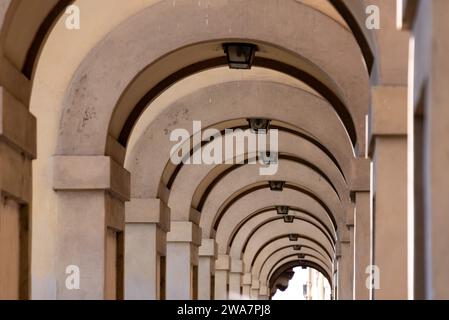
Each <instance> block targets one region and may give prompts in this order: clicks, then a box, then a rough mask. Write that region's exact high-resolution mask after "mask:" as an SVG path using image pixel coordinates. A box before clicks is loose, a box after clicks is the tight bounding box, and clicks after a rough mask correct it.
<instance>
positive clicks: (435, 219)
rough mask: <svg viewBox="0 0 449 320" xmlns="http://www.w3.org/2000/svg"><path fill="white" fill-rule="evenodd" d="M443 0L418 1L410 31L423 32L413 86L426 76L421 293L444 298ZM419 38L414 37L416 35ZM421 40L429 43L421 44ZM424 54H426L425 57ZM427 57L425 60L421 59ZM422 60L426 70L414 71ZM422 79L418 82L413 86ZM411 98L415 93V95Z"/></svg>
mask: <svg viewBox="0 0 449 320" xmlns="http://www.w3.org/2000/svg"><path fill="white" fill-rule="evenodd" d="M448 10H449V2H448V1H444V0H436V1H427V2H425V1H420V2H419V11H418V16H417V21H416V26H415V30H414V32H416V34H419V35H421V34H424V35H425V36H426V35H428V37H425V36H424V37H421V38H417V42H416V50H417V52H416V60H415V61H416V65H417V68H416V70H417V71H416V75H415V78H416V81H417V84H416V86H415V88H416V89H415V92H416V93H418V92H419V91H418V90H419V89H421V88H423V87H424V84H423V83H418V81H419V80H424V81H428V82H429V83H427V84H426V89H427V90H426V96H425V97H424V99H425V104H426V105H425V106H424V109H425V111H424V113H425V116H424V118H425V119H424V128H425V129H424V142H423V143H424V146H425V147H424V150H425V151H426V152H427V155H426V156H425V159H424V181H425V182H424V186H423V198H424V210H423V211H424V219H423V220H424V225H425V227H422V228H423V229H424V230H422V232H423V234H424V235H423V237H425V239H426V240H425V243H424V246H425V249H424V251H425V264H424V265H423V266H422V267H421V268H423V272H422V273H423V274H425V282H426V290H425V298H426V299H438V300H446V299H449V286H448V283H449V272H448V270H449V246H448V243H449V234H448V230H449V215H448V214H449V196H448V190H449V171H448V169H447V168H448V163H449V159H448V154H449V145H448V143H447V137H448V135H449V108H448V105H449V90H448V87H447V84H448V81H449V80H448V79H449V73H448V72H449V61H448V58H447V57H448V52H449V39H448V35H447V31H448V29H449V20H448V19H447V12H448ZM418 40H420V41H418ZM426 46H430V48H429V47H426ZM429 54H430V55H431V56H430V57H429ZM427 63H429V64H428V65H426V64H427ZM423 66H426V67H428V68H429V70H427V72H428V74H420V75H418V70H419V71H421V72H422V71H424V70H423ZM419 85H422V86H419ZM416 98H417V99H419V98H420V97H419V96H417V95H416Z"/></svg>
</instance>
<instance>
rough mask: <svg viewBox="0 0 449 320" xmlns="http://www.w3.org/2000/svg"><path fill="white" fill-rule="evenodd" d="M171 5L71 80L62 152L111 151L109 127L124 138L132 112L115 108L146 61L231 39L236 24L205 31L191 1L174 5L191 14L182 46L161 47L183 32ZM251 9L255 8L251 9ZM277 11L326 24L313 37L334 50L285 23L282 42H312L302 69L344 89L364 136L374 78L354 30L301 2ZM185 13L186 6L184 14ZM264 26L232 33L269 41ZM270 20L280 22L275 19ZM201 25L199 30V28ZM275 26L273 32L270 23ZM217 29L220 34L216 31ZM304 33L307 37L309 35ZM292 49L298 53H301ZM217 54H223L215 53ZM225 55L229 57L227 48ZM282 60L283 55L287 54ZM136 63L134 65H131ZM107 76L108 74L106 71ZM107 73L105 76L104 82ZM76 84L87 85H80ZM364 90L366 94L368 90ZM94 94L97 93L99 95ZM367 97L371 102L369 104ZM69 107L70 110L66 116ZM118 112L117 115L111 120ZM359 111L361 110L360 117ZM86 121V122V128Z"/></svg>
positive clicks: (156, 10)
mask: <svg viewBox="0 0 449 320" xmlns="http://www.w3.org/2000/svg"><path fill="white" fill-rule="evenodd" d="M171 5H172V3H171V1H163V2H160V3H157V4H155V5H153V6H152V7H151V8H150V9H151V10H150V9H145V10H143V11H142V12H141V13H139V14H137V15H136V16H134V17H132V18H130V19H129V20H128V21H126V22H125V23H123V24H122V25H121V26H120V27H119V28H117V29H116V30H115V31H114V32H112V33H111V34H110V35H109V36H108V37H107V38H106V39H105V40H104V41H102V42H101V44H100V45H99V46H98V47H97V48H96V49H94V50H93V51H92V55H91V56H89V57H87V58H86V59H85V61H84V63H83V64H82V66H80V68H79V69H78V72H77V74H76V75H75V77H74V79H73V81H72V87H71V88H70V89H69V90H68V95H67V97H66V100H65V103H64V106H65V110H66V112H64V115H63V119H62V122H61V124H62V126H61V134H62V137H61V140H60V143H59V146H58V152H61V153H69V154H81V153H83V154H108V151H107V150H106V140H107V135H108V132H110V133H111V136H112V137H113V138H118V137H117V135H116V133H115V132H116V131H115V130H116V129H115V128H118V129H119V131H121V127H122V126H121V125H116V124H115V122H116V121H117V120H119V122H120V121H123V119H126V118H128V117H127V116H126V113H128V112H126V111H125V110H123V111H125V112H121V111H117V112H114V110H115V107H116V106H117V103H118V102H119V99H121V97H122V93H123V92H124V91H125V89H126V88H127V87H128V86H129V84H130V83H131V81H132V80H133V79H135V78H136V76H137V75H139V74H140V75H141V71H142V70H143V69H144V68H145V67H146V66H147V65H150V64H151V62H152V61H157V60H158V59H160V58H161V57H163V56H164V55H165V54H167V53H169V52H173V51H174V50H177V49H179V48H183V47H185V46H186V45H189V43H190V44H192V43H201V41H210V40H211V38H214V37H215V39H229V29H226V28H223V26H222V25H219V24H217V25H209V27H208V28H204V26H203V25H201V28H198V23H199V21H198V20H197V19H196V18H195V17H199V15H201V17H203V10H204V9H203V8H198V6H196V3H195V5H193V1H192V5H190V3H186V4H185V5H183V6H177V7H176V9H175V10H177V13H180V14H179V16H180V17H185V20H178V21H177V23H178V25H181V24H183V28H178V32H179V33H178V36H179V37H178V38H177V41H178V43H176V41H170V42H168V43H164V42H160V44H161V46H153V45H152V41H159V39H160V38H161V37H164V35H163V32H161V31H165V30H170V32H171V31H172V30H176V25H175V26H169V25H167V23H168V24H170V23H171V20H170V19H165V17H164V18H162V19H161V15H160V12H161V11H164V10H166V9H168V7H170V8H171V7H172V6H171ZM236 5H237V4H236ZM271 6H276V4H274V3H273V2H270V1H265V0H264V1H263V2H262V1H260V0H259V1H257V6H249V4H248V7H241V6H240V7H239V9H240V10H243V12H245V14H244V15H238V16H235V15H232V14H229V18H232V19H242V17H243V16H245V21H246V19H247V18H248V17H250V16H252V15H258V12H256V11H257V10H259V8H260V10H267V9H270V8H271ZM217 7H220V10H219V12H218V10H217V11H215V9H216V8H217ZM250 7H251V10H247V9H249V8H250ZM246 8H247V9H246ZM255 8H257V10H254V9H255ZM275 8H276V9H277V11H278V13H279V15H278V16H277V18H278V19H281V20H285V19H287V18H288V16H292V15H294V16H295V19H294V20H292V21H294V23H299V24H301V23H304V24H307V22H308V21H309V19H311V18H312V17H313V19H316V20H318V21H319V22H320V23H319V24H317V25H320V28H319V29H320V30H316V32H319V33H322V34H321V35H318V34H314V36H313V37H314V39H316V38H320V39H321V41H320V46H322V45H323V44H325V45H326V46H329V48H330V49H329V50H324V49H323V48H322V47H320V50H317V51H314V49H315V48H314V44H315V42H314V41H313V40H311V39H310V38H309V37H310V33H307V32H306V33H300V34H298V33H291V32H289V30H286V29H285V28H284V27H282V28H281V29H280V30H279V39H278V43H277V45H278V46H279V47H284V48H286V51H285V53H287V56H288V51H289V50H290V49H289V47H290V48H291V47H292V43H296V44H297V45H299V46H303V44H304V45H305V44H306V43H307V44H308V45H307V46H306V47H304V48H301V50H302V49H304V50H302V51H301V50H299V51H301V53H300V55H302V56H304V57H305V58H306V59H307V60H306V61H308V62H307V63H304V62H305V61H302V62H301V63H300V64H301V68H298V69H299V70H305V71H307V72H309V73H312V74H316V75H318V74H321V76H320V77H318V78H320V80H321V81H323V82H325V83H326V84H328V85H329V86H330V87H334V88H338V89H335V90H332V91H333V92H338V94H339V95H340V96H342V97H345V99H343V100H344V101H345V104H347V105H348V106H349V107H348V108H349V110H351V112H353V118H354V119H355V118H357V119H358V120H354V122H355V126H356V131H357V132H358V133H359V134H358V135H359V136H360V137H362V136H364V126H365V124H364V117H365V115H366V113H367V112H366V110H365V111H363V110H362V109H361V108H360V106H366V108H367V105H368V103H367V102H368V98H369V96H368V93H367V92H366V90H364V88H365V89H366V86H364V84H366V83H367V81H368V76H367V74H366V72H365V70H364V68H363V66H362V64H363V63H362V61H361V59H360V61H361V63H355V62H356V61H358V58H357V57H360V56H361V54H360V49H359V48H358V45H357V43H356V42H355V41H354V40H353V38H352V35H351V34H348V32H347V30H345V29H344V28H342V27H341V26H340V25H338V23H336V22H335V21H333V20H332V19H329V18H327V17H326V16H325V15H321V14H317V13H316V11H315V10H313V9H311V8H309V7H307V6H305V5H302V4H300V3H297V2H294V1H288V2H285V4H283V6H282V7H279V6H276V7H275ZM171 9H172V8H171ZM178 10H179V11H178ZM182 10H185V11H184V12H183V11H182ZM207 10H208V14H209V17H210V19H213V18H214V16H215V15H218V14H219V15H220V16H223V14H224V15H226V16H228V15H227V14H226V12H229V13H230V12H232V11H233V5H232V4H229V3H227V5H226V6H220V5H219V3H218V2H217V3H215V2H214V4H213V5H211V6H210V7H208V9H207ZM223 10H225V12H223ZM181 13H185V14H181ZM283 15H285V17H284V18H285V19H282V16H283ZM150 17H151V19H150ZM300 17H304V19H301V18H300ZM201 20H202V19H201ZM217 21H220V19H219V18H217ZM254 21H256V22H257V21H260V19H255V20H254ZM242 22H243V21H242V20H238V21H235V24H234V23H233V25H234V26H238V25H239V24H241V23H242ZM227 23H230V21H227ZM155 24H156V25H159V26H160V27H161V30H159V31H158V32H157V35H156V36H155V37H152V36H148V34H147V32H140V31H142V30H143V29H145V30H156V29H157V28H152V27H151V26H152V25H153V26H154V25H155ZM264 25H265V26H266V24H262V25H257V23H256V25H254V26H253V25H251V27H250V28H249V29H248V28H242V29H241V30H245V31H244V32H245V33H247V34H246V35H243V34H238V33H241V32H242V31H241V30H240V29H239V28H237V30H239V31H235V33H234V32H233V37H234V39H239V38H240V39H242V38H246V39H258V40H259V41H264V34H266V33H264ZM270 25H271V26H273V25H276V24H270ZM163 26H164V27H163ZM173 27H174V28H173ZM194 29H195V30H196V32H193V30H194ZM295 29H296V30H301V28H300V26H297V27H295ZM303 29H304V28H303ZM329 29H332V30H333V31H334V32H333V34H332V37H329V33H328V32H327V30H329ZM304 30H305V29H304ZM270 31H272V30H271V27H270ZM214 32H216V34H215V35H214ZM281 34H285V35H287V34H288V37H286V38H285V39H284V38H282V37H281V36H280V35H281ZM292 34H294V35H295V36H294V38H296V37H298V39H297V40H299V41H294V38H293V39H292ZM143 35H144V36H143ZM206 35H207V37H206ZM121 37H125V38H126V39H127V41H131V40H130V39H129V37H133V39H132V40H133V43H136V44H139V45H138V46H136V47H131V48H130V47H129V46H122V45H121V44H122V43H124V42H123V41H120V40H119V39H121ZM326 37H329V41H322V39H325V38H326ZM125 38H124V39H125ZM206 38H207V39H206ZM300 38H303V39H300ZM305 38H307V40H306V39H305ZM267 40H268V39H267ZM272 40H273V38H271V39H270V41H272ZM304 40H306V41H304ZM309 41H310V42H309ZM268 42H269V41H267V43H268ZM339 46H344V47H345V55H344V56H340V57H338V58H337V59H336V56H333V57H332V58H330V57H321V56H320V55H323V54H324V55H325V54H326V52H329V53H331V52H332V49H331V48H335V47H339ZM156 47H157V48H158V50H159V51H157V52H156V51H155V48H156ZM291 49H293V48H291ZM296 49H297V51H298V49H299V48H298V47H297V48H296ZM111 51H113V52H114V56H113V57H111V55H110V52H111ZM290 51H291V52H293V51H295V50H290ZM215 54H217V51H215ZM220 55H222V54H221V53H220ZM267 55H268V57H264V58H269V53H267ZM261 56H262V55H261ZM285 56H286V55H285V54H284V57H285ZM97 57H101V61H100V60H98V59H97ZM187 57H188V55H185V59H183V60H182V61H183V63H186V65H188V64H191V63H192V62H193V61H186V60H188V59H187ZM278 57H279V59H280V57H281V56H278ZM197 58H198V57H197ZM200 60H205V59H204V58H203V59H200ZM117 61H120V64H117ZM131 61H132V64H130V62H131ZM298 62H299V60H298ZM314 65H315V66H316V65H320V67H321V68H320V70H319V69H317V68H316V67H314ZM342 66H344V70H345V71H346V72H351V74H353V77H352V78H351V83H349V82H348V79H347V77H343V76H340V75H339V73H338V72H336V71H337V70H339V69H340V70H341V68H342ZM87 70H89V71H87ZM174 71H176V70H167V72H168V74H172V73H173V72H174ZM352 71H353V72H352ZM114 72H115V73H117V72H118V73H119V74H120V77H118V76H117V74H116V76H114V75H113V73H114ZM105 73H106V74H107V76H105ZM328 75H330V76H328ZM100 77H101V81H99V80H100ZM118 78H119V79H120V80H119V81H118V80H117V79H118ZM155 79H156V78H155ZM329 79H333V82H334V83H332V81H329ZM354 80H356V81H354ZM335 84H337V85H335ZM354 86H356V87H359V86H360V90H354ZM76 88H78V89H81V90H77V89H76ZM106 88H115V89H116V90H114V93H113V94H109V95H107V96H105V97H102V98H99V94H100V93H101V92H105V89H106ZM86 90H87V91H86ZM355 91H357V94H353V93H352V92H355ZM364 91H365V93H366V94H365V93H363V92H364ZM89 93H92V95H91V94H89ZM92 97H94V99H92V100H91V101H89V99H91V98H92ZM103 98H104V99H103ZM86 99H87V100H86ZM96 99H97V100H96ZM361 100H365V101H363V102H362V101H361ZM99 101H101V107H100V106H99ZM121 101H123V99H121ZM87 105H88V106H89V108H90V110H89V112H91V113H95V115H96V116H95V120H96V121H83V120H82V117H80V115H81V114H84V113H85V111H86V110H85V106H87ZM105 106H106V107H105ZM351 106H352V107H351ZM355 106H357V107H355ZM75 109H78V110H79V111H81V112H76V111H75ZM119 109H120V108H119ZM68 110H70V111H71V112H70V113H67V111H68ZM117 110H118V109H117ZM113 113H114V118H113V119H112V114H113ZM355 114H358V115H357V116H355ZM124 115H125V117H124ZM111 119H112V122H111V131H109V130H108V128H109V127H110V126H109V123H110V120H111ZM120 119H121V120H120ZM94 123H95V124H94ZM81 124H83V125H82V126H81V127H80V125H81ZM75 140H76V141H77V146H76V148H74V145H73V142H74V141H75ZM363 140H364V139H359V140H358V142H359V144H360V147H361V149H363V144H364V141H363Z"/></svg>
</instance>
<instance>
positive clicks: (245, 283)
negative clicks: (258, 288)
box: [242, 273, 252, 300]
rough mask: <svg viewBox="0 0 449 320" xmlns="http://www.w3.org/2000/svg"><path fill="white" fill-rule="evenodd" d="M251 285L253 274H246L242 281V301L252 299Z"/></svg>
mask: <svg viewBox="0 0 449 320" xmlns="http://www.w3.org/2000/svg"><path fill="white" fill-rule="evenodd" d="M251 284H252V275H251V273H245V274H244V275H243V279H242V299H243V300H249V299H250V298H251Z"/></svg>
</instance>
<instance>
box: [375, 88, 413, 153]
mask: <svg viewBox="0 0 449 320" xmlns="http://www.w3.org/2000/svg"><path fill="white" fill-rule="evenodd" d="M407 94H408V91H407V87H406V86H375V87H373V88H372V89H371V96H372V104H371V110H370V112H371V117H370V119H371V122H370V128H369V129H370V130H369V154H370V156H372V154H373V152H374V144H375V140H376V138H377V137H389V136H390V137H391V136H396V137H397V136H403V137H406V136H407Z"/></svg>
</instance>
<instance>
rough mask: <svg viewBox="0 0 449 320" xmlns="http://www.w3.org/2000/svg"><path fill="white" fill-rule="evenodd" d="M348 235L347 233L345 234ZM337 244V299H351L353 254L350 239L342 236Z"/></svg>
mask: <svg viewBox="0 0 449 320" xmlns="http://www.w3.org/2000/svg"><path fill="white" fill-rule="evenodd" d="M347 237H349V234H348V235H347ZM337 245H339V246H340V250H339V251H340V254H339V256H338V300H352V298H353V296H352V278H353V274H352V271H353V255H352V253H351V241H350V240H349V238H344V239H343V240H341V241H340V242H339V243H338V244H337Z"/></svg>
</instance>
